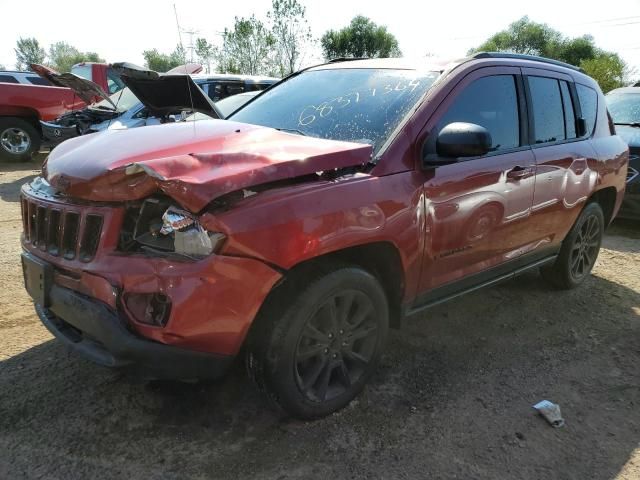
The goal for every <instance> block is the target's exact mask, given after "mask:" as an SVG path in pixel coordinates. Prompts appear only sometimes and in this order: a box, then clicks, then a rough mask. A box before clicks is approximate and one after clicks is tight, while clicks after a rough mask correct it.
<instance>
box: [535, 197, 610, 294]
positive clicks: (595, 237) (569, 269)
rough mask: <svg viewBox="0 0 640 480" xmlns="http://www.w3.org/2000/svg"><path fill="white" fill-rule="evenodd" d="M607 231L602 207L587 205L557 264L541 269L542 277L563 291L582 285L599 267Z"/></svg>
mask: <svg viewBox="0 0 640 480" xmlns="http://www.w3.org/2000/svg"><path fill="white" fill-rule="evenodd" d="M604 229H605V224H604V214H603V212H602V207H600V205H599V204H598V203H596V202H591V203H589V204H587V205H586V206H585V207H584V210H582V212H581V213H580V216H579V217H578V219H577V220H576V223H575V224H574V225H573V227H572V228H571V230H570V231H569V234H568V235H567V236H566V238H565V239H564V241H563V242H562V247H560V253H559V254H558V258H557V259H556V261H555V262H554V263H553V264H552V265H548V266H545V267H542V268H541V269H540V273H541V274H542V277H543V278H544V279H545V280H546V281H548V282H549V283H550V284H551V285H553V286H555V287H557V288H559V289H563V290H568V289H570V288H575V287H577V286H578V285H580V284H581V283H582V282H583V281H584V280H585V278H587V277H588V276H589V273H591V269H592V268H593V266H594V265H595V263H596V259H597V258H598V252H599V251H600V245H601V244H602V236H603V235H604Z"/></svg>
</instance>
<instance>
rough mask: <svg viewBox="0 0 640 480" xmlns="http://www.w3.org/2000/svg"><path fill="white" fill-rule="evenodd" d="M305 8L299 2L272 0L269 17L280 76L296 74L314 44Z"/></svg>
mask: <svg viewBox="0 0 640 480" xmlns="http://www.w3.org/2000/svg"><path fill="white" fill-rule="evenodd" d="M305 12H306V9H305V7H304V6H303V5H302V4H300V3H299V2H298V0H272V3H271V11H270V12H269V13H268V14H267V17H268V18H269V20H270V21H271V35H272V36H273V39H274V42H275V50H276V51H275V58H274V62H275V68H276V70H277V72H278V74H279V75H280V76H285V75H288V74H290V73H293V72H295V71H296V70H298V69H299V68H300V66H301V63H302V60H303V59H304V53H305V50H306V49H307V47H308V46H309V45H310V44H311V42H312V36H311V28H310V27H309V24H308V23H307V19H306V18H305Z"/></svg>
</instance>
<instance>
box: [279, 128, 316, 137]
mask: <svg viewBox="0 0 640 480" xmlns="http://www.w3.org/2000/svg"><path fill="white" fill-rule="evenodd" d="M276 130H278V131H279V132H289V133H297V134H298V135H302V136H303V137H308V136H309V135H307V134H306V133H304V132H302V131H300V130H296V129H295V128H276Z"/></svg>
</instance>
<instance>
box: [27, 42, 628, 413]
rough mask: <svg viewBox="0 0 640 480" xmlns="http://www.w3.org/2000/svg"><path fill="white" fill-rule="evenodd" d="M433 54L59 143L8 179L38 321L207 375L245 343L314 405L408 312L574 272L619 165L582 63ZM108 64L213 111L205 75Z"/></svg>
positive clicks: (281, 399)
mask: <svg viewBox="0 0 640 480" xmlns="http://www.w3.org/2000/svg"><path fill="white" fill-rule="evenodd" d="M429 62H430V60H429V59H424V60H423V61H420V62H411V61H409V60H406V59H375V60H353V61H339V62H329V63H327V64H323V65H319V66H315V67H310V68H307V69H304V70H303V71H300V72H297V73H296V74H294V75H291V76H289V77H287V78H285V79H284V80H282V81H281V82H279V83H277V84H276V85H274V86H272V87H271V88H269V89H267V90H266V91H264V92H263V93H261V94H259V95H257V96H255V97H253V98H251V99H250V100H249V101H248V102H246V103H244V105H243V106H241V107H240V108H235V107H234V106H231V107H230V110H231V109H233V111H231V113H230V114H229V115H228V116H226V115H219V116H220V117H222V116H226V117H227V118H226V120H221V119H212V120H206V121H202V122H198V123H197V125H196V124H195V123H187V122H170V121H169V122H166V123H165V124H163V125H154V126H148V127H145V128H136V129H128V130H124V131H113V130H110V129H106V130H105V131H103V132H102V133H100V134H93V135H82V136H79V137H77V138H71V139H69V140H67V141H65V142H63V143H61V144H60V145H59V146H57V147H56V148H55V149H54V150H53V151H52V152H51V154H50V156H49V157H48V160H47V162H46V163H45V165H44V166H43V174H42V176H41V177H38V178H36V179H35V180H33V181H32V182H30V183H29V184H27V185H25V186H23V188H22V192H21V205H22V212H23V224H24V225H23V228H24V233H23V235H22V246H23V254H22V263H23V269H24V279H25V286H26V288H27V291H28V292H29V294H30V295H31V296H32V298H33V301H34V304H35V308H36V312H37V314H38V316H39V317H40V319H41V321H42V322H43V324H44V325H45V326H46V327H47V328H48V329H49V330H50V331H51V332H52V333H53V334H54V335H55V336H56V337H57V338H58V339H60V341H62V342H64V343H65V344H67V345H68V346H69V347H71V348H72V349H74V350H75V351H77V352H78V354H80V355H83V356H85V357H86V358H88V359H90V360H92V361H94V362H96V363H98V364H101V365H104V366H109V367H123V368H131V369H136V370H138V371H139V372H143V373H144V374H145V375H148V376H152V377H155V378H178V379H193V378H202V377H216V376H220V375H222V374H223V373H224V372H225V371H226V370H227V369H228V368H229V366H230V365H231V363H232V362H233V360H234V358H235V357H236V356H238V355H239V354H240V353H241V352H242V353H243V354H244V355H245V361H246V364H247V368H248V371H249V373H250V376H251V378H252V379H253V380H254V381H255V382H256V384H257V385H258V387H259V388H260V389H261V390H263V391H264V392H265V393H266V398H268V399H269V400H270V401H271V402H272V403H273V404H275V405H277V406H278V407H279V408H281V409H283V410H284V411H285V412H287V413H288V414H289V415H292V416H295V417H298V418H303V419H309V418H317V417H320V416H323V415H327V414H330V413H331V412H334V411H336V410H338V409H340V408H342V407H344V406H345V405H347V404H348V403H349V402H350V401H351V400H352V399H353V398H355V397H356V395H358V393H359V392H360V391H361V390H362V389H363V387H364V385H365V383H366V382H367V381H368V379H369V378H370V377H371V375H372V374H373V373H374V371H375V368H376V364H377V362H378V360H379V358H380V356H381V354H382V352H383V350H384V346H385V342H386V338H387V334H388V330H389V328H397V327H399V326H400V325H401V324H402V320H403V318H405V317H406V316H408V315H412V314H414V313H417V312H421V311H423V310H424V309H426V308H428V307H430V306H432V305H435V304H438V303H441V302H444V301H446V300H450V299H453V298H456V297H458V296H459V295H461V294H464V293H466V292H469V291H473V290H476V289H478V288H480V287H483V286H487V285H492V284H495V283H496V282H498V281H501V280H504V279H508V278H512V277H514V276H515V275H518V274H520V273H522V272H525V271H530V270H540V272H541V273H542V276H543V277H544V278H545V279H546V280H547V281H548V282H549V283H550V284H551V285H553V286H555V287H556V288H559V289H569V288H574V287H577V286H578V285H580V284H581V283H582V282H583V281H584V280H585V279H586V278H587V277H588V276H589V274H590V271H591V269H592V268H593V266H594V263H595V262H596V258H597V256H598V252H599V249H600V245H601V241H602V237H603V232H604V230H605V228H606V227H607V225H608V224H609V223H610V222H611V221H612V219H613V218H614V217H615V216H616V214H617V212H618V210H619V209H620V205H621V203H622V198H623V193H624V189H625V182H626V181H627V178H626V174H627V168H628V165H629V151H628V146H627V144H626V143H625V142H624V141H623V140H622V139H621V137H620V136H619V135H617V134H616V130H615V127H614V125H613V123H612V122H611V121H610V120H609V118H608V114H607V108H606V104H605V98H604V95H603V94H602V92H601V90H600V88H599V87H598V84H597V83H596V82H595V81H594V80H593V79H592V78H590V77H588V76H587V75H585V74H584V73H583V72H582V71H580V70H579V69H577V68H575V67H572V66H570V65H567V64H564V63H562V62H557V61H553V60H548V59H543V58H539V57H532V56H527V55H510V54H497V53H478V54H475V55H473V56H471V57H469V58H466V59H464V60H461V61H458V62H455V63H453V64H446V65H444V64H438V63H429ZM121 77H122V78H123V80H124V82H125V84H126V85H127V86H128V87H129V88H130V89H131V92H132V93H133V94H135V96H136V97H137V98H139V99H140V100H141V102H143V103H144V104H145V106H146V108H148V109H149V112H151V113H154V114H157V115H158V116H159V117H163V116H166V115H170V114H171V112H172V108H173V107H175V106H178V107H179V109H182V108H183V107H184V106H185V104H186V105H187V106H191V108H190V111H192V112H199V113H198V114H203V113H204V114H210V113H211V112H212V111H214V109H213V108H212V107H211V104H210V102H209V100H213V97H212V96H211V85H209V86H208V87H207V88H206V89H205V90H203V95H196V96H195V97H191V96H189V99H188V101H187V100H186V97H187V93H188V92H190V93H191V94H193V93H194V90H193V87H191V86H189V87H188V88H186V89H184V88H183V89H181V90H179V91H178V90H176V89H175V88H173V87H175V86H176V85H177V83H176V82H182V85H183V86H184V85H185V84H187V85H191V83H190V82H192V81H193V79H191V78H190V77H186V79H185V78H184V77H183V78H179V77H175V78H172V76H158V75H157V74H156V75H155V76H154V75H152V74H151V76H150V74H148V73H144V72H142V71H137V70H136V69H130V70H125V69H123V70H122V73H121ZM151 77H153V78H151ZM165 82H168V84H169V85H172V88H170V89H169V90H170V91H169V90H163V89H162V85H165ZM143 88H149V90H148V91H147V92H146V94H144V93H142V92H143V90H142V89H143ZM214 90H215V91H216V92H217V91H218V84H216V86H215V87H214ZM151 92H155V93H151ZM204 93H206V95H205V94H204ZM147 95H148V98H147ZM173 95H178V96H177V97H175V99H172V100H167V99H168V98H174V97H172V96H173ZM123 96H124V94H123ZM247 96H248V95H247ZM143 99H144V100H143ZM218 99H219V98H218ZM112 101H113V98H112ZM113 103H116V104H117V102H115V101H114V102H113ZM210 116H214V115H210ZM196 127H197V128H196Z"/></svg>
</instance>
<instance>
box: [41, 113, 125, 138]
mask: <svg viewBox="0 0 640 480" xmlns="http://www.w3.org/2000/svg"><path fill="white" fill-rule="evenodd" d="M120 115H122V112H121V111H116V110H107V109H104V110H98V109H95V108H83V109H82V110H76V111H74V112H69V113H65V114H64V115H62V116H61V117H58V118H57V119H56V120H55V121H53V122H45V121H42V120H41V121H40V128H41V129H42V136H43V138H44V139H45V141H46V143H48V144H49V146H50V147H54V146H56V145H58V144H59V143H62V142H64V141H65V140H69V139H70V138H74V137H78V136H80V135H86V134H88V133H95V132H97V131H98V130H97V129H96V128H95V126H96V125H99V124H101V123H103V122H107V121H110V120H113V119H115V118H117V117H119V116H120Z"/></svg>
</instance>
